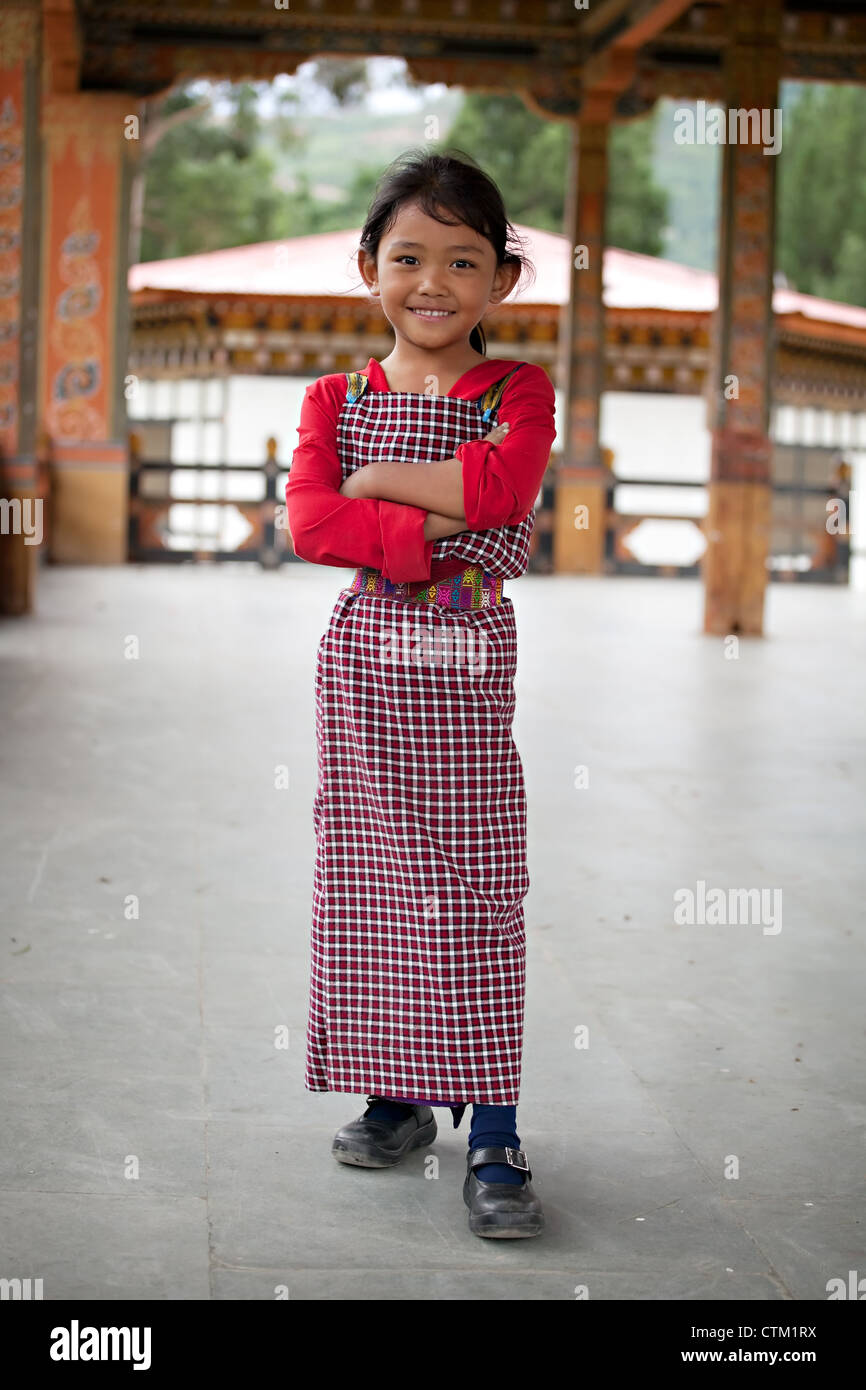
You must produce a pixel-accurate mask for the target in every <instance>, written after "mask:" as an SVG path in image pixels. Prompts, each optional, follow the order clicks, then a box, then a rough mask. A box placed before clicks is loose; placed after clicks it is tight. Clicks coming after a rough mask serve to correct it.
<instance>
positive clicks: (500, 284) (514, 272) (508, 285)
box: [490, 262, 521, 304]
mask: <svg viewBox="0 0 866 1390" xmlns="http://www.w3.org/2000/svg"><path fill="white" fill-rule="evenodd" d="M520 269H521V267H520V266H519V265H515V264H513V263H512V262H509V263H507V264H506V265H500V266H497V268H496V274H495V275H494V277H493V286H492V288H491V291H490V303H491V304H500V303H501V302H502V300H503V299H505V298H507V296H508V295H509V294H510V293H511V291H512V290H513V289H514V286H515V285H516V284H517V282H518V280H519V279H520Z"/></svg>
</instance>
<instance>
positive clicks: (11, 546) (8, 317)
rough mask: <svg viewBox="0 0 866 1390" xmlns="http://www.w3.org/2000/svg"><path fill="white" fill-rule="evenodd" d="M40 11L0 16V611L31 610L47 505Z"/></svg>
mask: <svg viewBox="0 0 866 1390" xmlns="http://www.w3.org/2000/svg"><path fill="white" fill-rule="evenodd" d="M38 96H39V13H38V10H36V9H35V8H33V7H32V6H31V7H22V8H9V9H4V10H3V12H2V13H0V613H4V614H7V615H16V616H18V615H21V614H24V613H28V612H30V611H31V610H32V608H33V605H34V597H35V587H36V577H37V571H38V557H39V554H40V550H41V548H42V546H43V541H44V524H45V516H44V513H45V504H44V500H43V499H42V498H40V496H39V478H38V469H37V463H36V411H35V394H36V330H37V317H38V283H37V274H38V267H37V265H36V258H35V256H33V255H32V254H30V248H32V247H33V246H34V245H35V244H36V242H37V239H38V227H37V222H38V216H39V178H38V139H39V135H38V123H39V107H38Z"/></svg>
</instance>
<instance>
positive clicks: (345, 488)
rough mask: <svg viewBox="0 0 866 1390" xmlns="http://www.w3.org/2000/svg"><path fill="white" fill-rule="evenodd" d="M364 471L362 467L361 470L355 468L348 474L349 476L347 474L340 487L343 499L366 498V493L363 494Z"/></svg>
mask: <svg viewBox="0 0 866 1390" xmlns="http://www.w3.org/2000/svg"><path fill="white" fill-rule="evenodd" d="M365 471H366V469H365V468H364V467H361V468H356V469H355V472H354V473H350V474H349V477H348V478H347V479H346V481H345V482H344V483H343V485H342V487H341V488H340V492H341V494H342V496H343V497H365V496H366V493H365V491H364V482H365V479H364V473H365Z"/></svg>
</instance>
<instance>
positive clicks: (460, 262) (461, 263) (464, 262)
mask: <svg viewBox="0 0 866 1390" xmlns="http://www.w3.org/2000/svg"><path fill="white" fill-rule="evenodd" d="M453 264H454V265H468V266H469V268H470V269H471V270H474V269H475V262H474V261H454V262H453Z"/></svg>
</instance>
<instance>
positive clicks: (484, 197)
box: [361, 149, 534, 354]
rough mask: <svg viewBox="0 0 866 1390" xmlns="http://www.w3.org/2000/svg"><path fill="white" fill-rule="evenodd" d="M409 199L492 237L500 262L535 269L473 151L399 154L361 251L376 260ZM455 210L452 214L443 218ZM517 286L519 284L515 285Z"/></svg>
mask: <svg viewBox="0 0 866 1390" xmlns="http://www.w3.org/2000/svg"><path fill="white" fill-rule="evenodd" d="M406 203H417V204H418V206H419V207H420V208H421V210H422V212H425V213H426V214H427V216H428V217H433V218H435V220H436V221H437V222H443V223H445V224H446V225H451V224H452V219H456V221H458V222H462V223H463V224H464V225H465V226H467V227H471V228H472V230H473V231H474V232H477V233H478V234H479V236H483V237H486V239H487V240H488V241H489V242H490V244H491V245H492V247H493V249H494V251H495V252H496V264H497V266H503V265H519V266H520V269H521V273H523V272H524V271H529V272H530V273H534V268H533V266H532V263H531V261H530V260H529V258H528V257H527V255H526V253H525V251H524V249H523V244H522V242H521V240H520V237H519V236H518V235H517V232H516V231H515V230H514V228H513V227H512V225H511V223H510V222H509V220H508V218H507V217H506V215H505V206H504V204H503V201H502V194H501V193H500V192H499V189H498V188H497V187H496V184H495V183H494V182H493V180H492V179H491V178H490V176H489V174H485V172H484V170H483V169H481V168H480V167H479V166H478V165H477V164H476V163H475V161H474V159H473V158H472V156H471V155H468V154H466V153H465V152H464V151H463V150H457V149H454V150H453V153H444V152H442V153H435V154H434V153H432V152H430V151H428V150H424V149H416V150H407V151H404V153H403V154H400V155H398V156H397V158H396V159H394V160H392V162H391V163H390V164H389V165H388V167H387V169H386V170H385V171H384V173H383V174H382V175H381V176H380V178H379V180H378V182H377V184H376V191H375V193H374V195H373V201H372V202H371V204H370V207H369V210H368V212H367V217H366V220H365V222H364V226H363V228H362V231H361V250H362V251H366V253H367V254H368V255H369V256H371V257H373V259H374V260H375V258H376V255H377V253H378V250H379V242H380V241H381V239H382V237H383V236H384V234H385V233H386V232H387V231H388V230H389V229H390V228H391V227H392V226H393V224H394V221H395V220H396V217H397V213H398V211H399V209H400V208H401V207H403V205H404V204H406ZM446 213H450V214H451V216H450V217H448V216H443V214H446ZM515 288H516V286H515ZM469 344H470V346H471V347H474V348H475V350H476V351H477V352H482V353H485V354H486V352H487V340H486V338H485V336H484V330H483V328H482V327H481V324H480V323H478V324H476V325H475V327H474V328H473V330H472V332H471V334H470V335H469Z"/></svg>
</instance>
